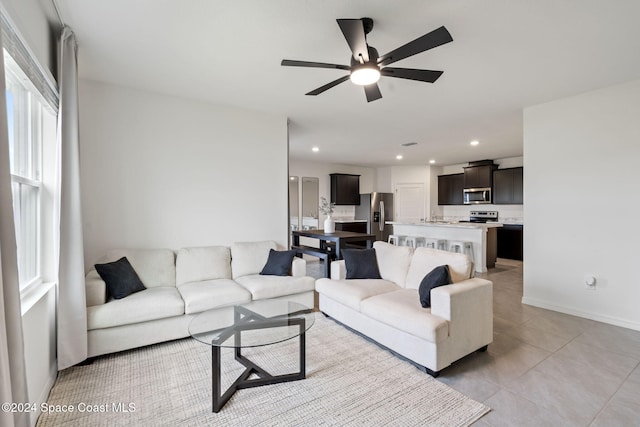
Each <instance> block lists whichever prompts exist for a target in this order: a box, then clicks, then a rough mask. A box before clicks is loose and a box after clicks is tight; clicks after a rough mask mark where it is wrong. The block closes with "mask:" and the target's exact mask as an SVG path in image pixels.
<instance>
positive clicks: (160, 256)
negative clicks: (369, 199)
mask: <svg viewBox="0 0 640 427" xmlns="http://www.w3.org/2000/svg"><path fill="white" fill-rule="evenodd" d="M270 249H276V243H275V242H273V241H266V242H241V243H234V244H233V245H232V246H231V247H226V246H209V247H198V248H183V249H180V250H178V251H177V252H174V251H173V250H169V249H153V250H132V249H124V250H113V251H110V252H109V253H107V255H106V256H104V257H103V258H102V259H100V260H99V262H97V264H100V263H106V262H113V261H116V260H118V259H120V258H121V257H127V259H128V260H129V262H130V263H131V265H132V267H133V269H134V270H135V271H136V273H137V274H138V276H139V277H140V280H141V281H142V283H143V284H144V285H145V287H146V289H145V290H143V291H140V292H136V293H134V294H131V295H129V296H127V297H126V298H122V299H118V300H110V301H107V293H106V284H105V282H104V281H103V280H102V279H101V278H100V276H99V275H98V273H97V272H96V270H95V269H92V270H91V271H89V273H88V274H87V276H86V280H85V284H86V298H87V335H88V347H89V348H88V356H89V357H93V356H98V355H101V354H106V353H113V352H117V351H122V350H126V349H130V348H135V347H141V346H145V345H149V344H154V343H158V342H162V341H168V340H173V339H178V338H183V337H187V336H189V331H188V325H189V322H190V321H191V319H192V318H193V317H194V316H195V315H196V314H198V313H200V312H202V311H205V310H211V309H214V310H216V311H217V313H218V315H219V318H220V326H221V327H222V326H224V325H225V323H226V322H228V321H229V319H232V318H233V306H234V305H236V304H242V303H246V302H249V301H252V300H261V299H269V298H275V299H285V300H289V301H294V302H298V303H301V304H303V305H305V306H307V307H309V308H313V305H314V293H313V290H314V279H313V278H312V277H307V276H305V274H306V262H305V261H304V260H302V259H300V258H294V260H293V264H292V271H291V275H290V276H263V275H260V274H259V272H260V271H261V270H262V268H263V267H264V265H265V263H266V261H267V258H268V255H269V250H270Z"/></svg>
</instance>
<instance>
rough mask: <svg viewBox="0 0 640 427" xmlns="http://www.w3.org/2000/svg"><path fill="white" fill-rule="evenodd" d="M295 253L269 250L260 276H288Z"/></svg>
mask: <svg viewBox="0 0 640 427" xmlns="http://www.w3.org/2000/svg"><path fill="white" fill-rule="evenodd" d="M296 253H297V251H276V250H274V249H270V250H269V257H268V258H267V263H266V264H265V265H264V267H262V270H261V271H260V274H262V275H264V276H289V274H290V273H291V264H292V263H293V257H294V256H296Z"/></svg>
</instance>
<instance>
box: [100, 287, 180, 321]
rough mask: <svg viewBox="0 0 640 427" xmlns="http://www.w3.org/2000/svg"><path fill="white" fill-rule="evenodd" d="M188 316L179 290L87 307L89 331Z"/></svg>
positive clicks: (148, 292) (157, 291)
mask: <svg viewBox="0 0 640 427" xmlns="http://www.w3.org/2000/svg"><path fill="white" fill-rule="evenodd" d="M183 314H184V302H183V301H182V297H181V296H180V293H179V292H178V289H176V287H175V286H156V287H153V288H149V289H145V290H144V291H140V292H136V293H135V294H131V295H129V297H127V298H123V299H119V300H112V301H109V302H108V303H106V304H100V305H94V306H92V307H87V329H88V330H93V329H104V328H112V327H114V326H122V325H129V324H132V323H141V322H148V321H150V320H156V319H163V318H165V317H173V316H180V315H183Z"/></svg>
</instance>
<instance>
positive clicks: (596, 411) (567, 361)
mask: <svg viewBox="0 0 640 427" xmlns="http://www.w3.org/2000/svg"><path fill="white" fill-rule="evenodd" d="M307 262H308V264H307V265H308V268H307V272H308V274H309V275H312V276H314V277H322V265H321V264H320V263H319V262H317V261H312V260H309V261H307ZM479 276H481V277H486V278H487V279H489V280H491V281H493V285H494V288H493V292H494V317H493V318H494V340H493V343H492V344H491V345H489V350H488V351H487V352H486V353H474V354H471V355H469V356H467V357H465V358H464V359H462V360H459V361H458V362H456V363H455V364H454V365H452V366H450V367H449V368H447V369H445V370H443V371H442V372H441V374H440V376H439V377H438V380H439V381H441V382H443V383H445V384H447V385H449V386H451V387H453V388H454V389H456V390H458V391H460V392H462V393H464V394H466V395H467V396H469V397H471V398H473V399H475V400H478V401H481V402H484V403H486V404H487V405H488V406H490V407H491V408H492V410H491V412H490V413H489V414H487V415H485V416H484V417H483V418H482V419H480V420H479V421H478V422H477V423H475V424H474V425H477V426H481V427H482V426H515V425H517V426H598V427H602V426H616V427H619V426H640V332H638V331H633V330H630V329H625V328H620V327H617V326H612V325H608V324H605V323H600V322H596V321H593V320H589V319H583V318H580V317H575V316H570V315H566V314H562V313H558V312H554V311H549V310H545V309H541V308H537V307H532V306H528V305H524V304H522V303H521V299H522V263H521V262H517V261H511V260H503V259H499V260H498V263H497V264H496V268H493V269H491V270H489V272H488V273H486V274H481V275H479Z"/></svg>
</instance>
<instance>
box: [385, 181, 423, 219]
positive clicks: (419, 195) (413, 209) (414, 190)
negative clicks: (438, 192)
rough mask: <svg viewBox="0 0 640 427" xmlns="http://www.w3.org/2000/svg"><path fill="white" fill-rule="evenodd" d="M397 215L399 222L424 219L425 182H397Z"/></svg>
mask: <svg viewBox="0 0 640 427" xmlns="http://www.w3.org/2000/svg"><path fill="white" fill-rule="evenodd" d="M395 199H396V200H395V203H394V204H395V208H396V209H395V210H396V211H395V217H394V219H393V220H394V221H398V222H406V223H412V222H420V221H422V220H423V219H424V183H421V182H419V183H400V184H396V197H395Z"/></svg>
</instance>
